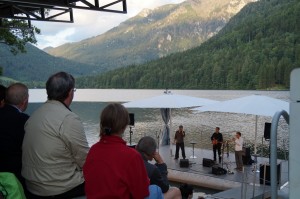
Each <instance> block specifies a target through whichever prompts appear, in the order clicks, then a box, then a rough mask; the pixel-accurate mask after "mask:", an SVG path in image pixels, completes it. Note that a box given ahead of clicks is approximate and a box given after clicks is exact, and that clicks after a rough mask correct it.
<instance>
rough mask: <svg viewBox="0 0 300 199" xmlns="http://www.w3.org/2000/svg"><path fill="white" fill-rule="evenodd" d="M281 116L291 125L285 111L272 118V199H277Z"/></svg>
mask: <svg viewBox="0 0 300 199" xmlns="http://www.w3.org/2000/svg"><path fill="white" fill-rule="evenodd" d="M281 116H283V117H284V119H285V121H286V122H287V123H288V124H289V115H288V113H287V112H286V111H285V110H282V111H278V112H276V113H275V115H274V116H273V118H272V124H271V144H270V145H271V147H270V148H271V150H270V153H271V156H270V163H271V164H270V170H271V172H270V174H271V198H277V126H278V121H279V119H280V117H281Z"/></svg>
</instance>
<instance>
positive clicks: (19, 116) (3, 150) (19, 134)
mask: <svg viewBox="0 0 300 199" xmlns="http://www.w3.org/2000/svg"><path fill="white" fill-rule="evenodd" d="M28 97H29V95H28V88H27V86H25V85H24V84H22V83H14V84H12V85H10V86H9V87H8V88H7V91H6V98H5V105H4V106H3V108H0V132H1V133H0V162H1V163H0V172H11V173H14V174H15V176H16V177H17V178H18V179H19V181H20V182H21V183H22V184H23V185H24V179H23V178H22V176H21V169H22V150H21V149H22V142H23V138H24V134H25V131H24V125H25V123H26V121H27V120H28V118H29V116H28V115H27V114H25V113H23V112H24V111H25V110H26V108H27V105H28Z"/></svg>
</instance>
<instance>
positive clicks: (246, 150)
mask: <svg viewBox="0 0 300 199" xmlns="http://www.w3.org/2000/svg"><path fill="white" fill-rule="evenodd" d="M243 156H246V157H251V154H250V147H243Z"/></svg>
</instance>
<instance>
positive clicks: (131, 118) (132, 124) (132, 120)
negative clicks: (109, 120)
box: [129, 113, 134, 146]
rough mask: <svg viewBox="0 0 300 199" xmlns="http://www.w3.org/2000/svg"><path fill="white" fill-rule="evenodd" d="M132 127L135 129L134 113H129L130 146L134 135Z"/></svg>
mask: <svg viewBox="0 0 300 199" xmlns="http://www.w3.org/2000/svg"><path fill="white" fill-rule="evenodd" d="M132 127H134V113H129V144H130V146H132V144H131V136H132V134H133V132H132Z"/></svg>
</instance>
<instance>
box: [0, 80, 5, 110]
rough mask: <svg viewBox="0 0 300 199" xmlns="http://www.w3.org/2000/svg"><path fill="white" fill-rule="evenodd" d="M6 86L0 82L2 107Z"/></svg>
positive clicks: (0, 103)
mask: <svg viewBox="0 0 300 199" xmlns="http://www.w3.org/2000/svg"><path fill="white" fill-rule="evenodd" d="M5 93H6V87H5V86H3V85H1V84H0V108H1V107H3V106H4V100H5Z"/></svg>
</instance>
